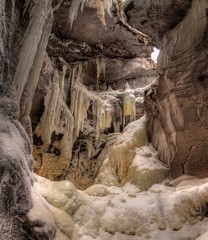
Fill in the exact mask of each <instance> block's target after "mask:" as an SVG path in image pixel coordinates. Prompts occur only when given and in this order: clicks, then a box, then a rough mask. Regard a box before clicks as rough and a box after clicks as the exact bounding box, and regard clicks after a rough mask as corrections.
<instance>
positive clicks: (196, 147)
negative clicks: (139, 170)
mask: <svg viewBox="0 0 208 240" xmlns="http://www.w3.org/2000/svg"><path fill="white" fill-rule="evenodd" d="M207 7H208V3H207V1H203V0H201V1H193V2H192V7H191V9H190V10H189V12H188V13H187V15H186V17H185V18H184V19H183V21H181V22H180V23H179V24H178V25H177V26H176V27H175V28H174V29H173V30H171V31H168V32H167V33H166V34H165V36H164V38H163V42H162V45H161V54H160V57H159V66H158V67H159V69H158V72H159V83H158V85H155V86H154V87H153V88H152V89H151V90H149V91H147V92H146V100H145V101H146V109H147V112H148V116H149V124H148V126H149V136H150V139H151V141H152V144H153V146H154V147H155V148H156V149H157V150H158V153H159V158H160V160H161V161H163V162H164V163H166V164H167V165H168V166H170V168H171V175H172V177H177V176H180V175H181V174H183V173H185V174H190V175H195V176H198V177H204V176H207V172H208V162H207V159H208V152H207V147H208V128H207V123H208V122H207V119H208V110H207V103H208V98H207V96H208V90H207V87H208V85H207V43H206V42H207V39H208V35H207ZM190 23H191V24H190Z"/></svg>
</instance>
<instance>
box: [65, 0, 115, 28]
mask: <svg viewBox="0 0 208 240" xmlns="http://www.w3.org/2000/svg"><path fill="white" fill-rule="evenodd" d="M84 6H87V7H89V8H95V9H97V14H98V17H99V19H100V21H101V22H102V24H103V25H106V23H105V10H106V11H107V12H108V14H109V15H111V11H110V9H111V6H112V0H72V1H71V6H70V11H69V21H70V26H71V28H72V26H73V22H74V20H75V19H76V17H77V13H78V11H79V9H81V11H82V10H83V8H84Z"/></svg>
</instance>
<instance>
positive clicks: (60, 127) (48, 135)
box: [34, 68, 74, 179]
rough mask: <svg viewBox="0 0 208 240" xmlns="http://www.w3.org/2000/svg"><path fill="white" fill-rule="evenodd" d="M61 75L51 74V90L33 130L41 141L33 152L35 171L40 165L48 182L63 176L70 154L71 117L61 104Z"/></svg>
mask: <svg viewBox="0 0 208 240" xmlns="http://www.w3.org/2000/svg"><path fill="white" fill-rule="evenodd" d="M64 74H65V69H64V68H63V73H62V74H60V73H58V71H54V74H53V79H52V82H51V86H50V89H49V90H48V92H47V95H46V97H45V103H44V105H45V108H44V112H43V115H42V117H41V119H40V123H39V124H38V125H37V127H36V129H35V134H36V135H37V137H41V141H42V144H41V145H40V146H38V147H35V149H34V156H35V158H36V167H38V165H39V169H40V170H39V171H40V174H41V173H44V174H47V175H46V176H47V177H48V178H49V179H54V178H56V177H57V176H60V175H62V174H63V172H64V171H65V170H66V168H67V165H68V164H69V162H70V159H71V153H72V146H73V131H74V117H73V116H72V114H71V112H70V110H69V109H68V107H67V105H66V104H65V101H64V91H63V78H64V77H65V76H64ZM53 136H54V138H55V139H53ZM59 138H60V139H59ZM52 141H53V142H52ZM50 146H51V149H50ZM50 152H52V153H53V154H50ZM40 154H41V158H40ZM59 156H60V157H59ZM48 163H49V165H48ZM48 166H50V167H51V171H49V170H48V169H47V168H48ZM50 174H51V175H50Z"/></svg>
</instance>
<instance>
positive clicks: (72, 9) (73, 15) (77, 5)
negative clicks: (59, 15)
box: [68, 0, 85, 28]
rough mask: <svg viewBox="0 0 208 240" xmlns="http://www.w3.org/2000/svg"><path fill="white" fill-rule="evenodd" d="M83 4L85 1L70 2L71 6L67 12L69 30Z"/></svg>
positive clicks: (73, 0) (75, 0)
mask: <svg viewBox="0 0 208 240" xmlns="http://www.w3.org/2000/svg"><path fill="white" fill-rule="evenodd" d="M84 3H85V0H72V1H71V6H70V10H69V19H68V21H69V22H70V28H72V26H73V23H74V20H75V19H76V17H77V13H78V11H79V9H81V11H82V10H83V8H84ZM80 5H81V7H80Z"/></svg>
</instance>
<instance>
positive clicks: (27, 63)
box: [12, 0, 52, 102]
mask: <svg viewBox="0 0 208 240" xmlns="http://www.w3.org/2000/svg"><path fill="white" fill-rule="evenodd" d="M27 3H29V4H30V5H31V4H33V3H31V1H27ZM27 10H30V22H29V25H28V28H27V31H26V33H25V38H24V42H23V45H22V48H21V50H20V53H19V61H18V64H17V68H16V72H15V76H14V78H13V80H12V88H13V89H14V91H15V93H16V98H17V101H18V102H20V100H21V97H22V94H23V91H24V87H25V85H26V84H27V83H30V84H32V86H31V87H34V85H35V83H36V84H37V81H38V77H39V73H40V70H41V66H42V61H43V56H44V49H45V47H46V44H47V40H48V37H49V34H50V30H51V27H52V15H51V14H52V13H51V11H52V9H51V0H47V1H36V2H35V4H34V5H33V6H32V7H31V8H30V9H27ZM31 46H32V47H31ZM28 49H30V51H28ZM32 66H33V68H32ZM34 66H35V67H36V68H34ZM34 69H35V71H34ZM36 71H37V72H36ZM30 72H31V73H30ZM30 74H31V76H30ZM29 77H31V80H29V79H30V78H29ZM30 81H34V82H32V83H31V82H30ZM30 84H29V85H28V86H27V87H26V88H27V90H28V91H29V93H28V94H29V95H31V93H30V91H32V90H33V91H34V88H30ZM35 87H36V86H35Z"/></svg>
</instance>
